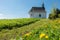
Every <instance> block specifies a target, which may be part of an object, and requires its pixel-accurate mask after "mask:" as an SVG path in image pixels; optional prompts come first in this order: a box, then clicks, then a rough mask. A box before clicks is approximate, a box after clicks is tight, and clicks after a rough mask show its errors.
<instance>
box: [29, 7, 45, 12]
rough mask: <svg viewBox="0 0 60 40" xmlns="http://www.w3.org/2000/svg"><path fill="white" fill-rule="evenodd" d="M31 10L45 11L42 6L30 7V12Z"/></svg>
mask: <svg viewBox="0 0 60 40" xmlns="http://www.w3.org/2000/svg"><path fill="white" fill-rule="evenodd" d="M33 11H45V8H43V7H32V8H31V10H30V12H33Z"/></svg>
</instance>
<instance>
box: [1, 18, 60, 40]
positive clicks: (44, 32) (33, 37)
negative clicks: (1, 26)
mask: <svg viewBox="0 0 60 40" xmlns="http://www.w3.org/2000/svg"><path fill="white" fill-rule="evenodd" d="M14 39H16V40H20V39H22V40H60V19H56V20H49V19H41V20H39V21H37V22H35V23H33V24H30V25H25V26H23V27H20V28H17V29H12V30H2V31H1V32H0V40H14Z"/></svg>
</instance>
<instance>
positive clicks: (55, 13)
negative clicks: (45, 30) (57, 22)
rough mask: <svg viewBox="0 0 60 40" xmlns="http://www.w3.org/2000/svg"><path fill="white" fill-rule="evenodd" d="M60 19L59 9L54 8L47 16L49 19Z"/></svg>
mask: <svg viewBox="0 0 60 40" xmlns="http://www.w3.org/2000/svg"><path fill="white" fill-rule="evenodd" d="M56 18H60V9H58V8H54V9H52V11H51V13H50V14H49V19H56Z"/></svg>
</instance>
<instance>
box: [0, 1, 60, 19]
mask: <svg viewBox="0 0 60 40" xmlns="http://www.w3.org/2000/svg"><path fill="white" fill-rule="evenodd" d="M43 2H44V4H45V9H46V12H47V17H48V15H49V13H50V11H51V9H52V8H53V7H56V8H59V9H60V0H0V19H10V18H29V14H28V12H29V10H30V9H31V8H32V7H34V6H36V7H41V6H42V3H43Z"/></svg>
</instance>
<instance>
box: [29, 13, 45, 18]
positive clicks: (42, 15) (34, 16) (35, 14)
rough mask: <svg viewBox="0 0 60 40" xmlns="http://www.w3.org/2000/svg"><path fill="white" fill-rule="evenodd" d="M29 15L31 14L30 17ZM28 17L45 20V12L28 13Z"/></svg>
mask: <svg viewBox="0 0 60 40" xmlns="http://www.w3.org/2000/svg"><path fill="white" fill-rule="evenodd" d="M31 14H32V16H31ZM39 14H41V17H39ZM29 15H30V17H31V18H46V13H45V12H30V13H29Z"/></svg>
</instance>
